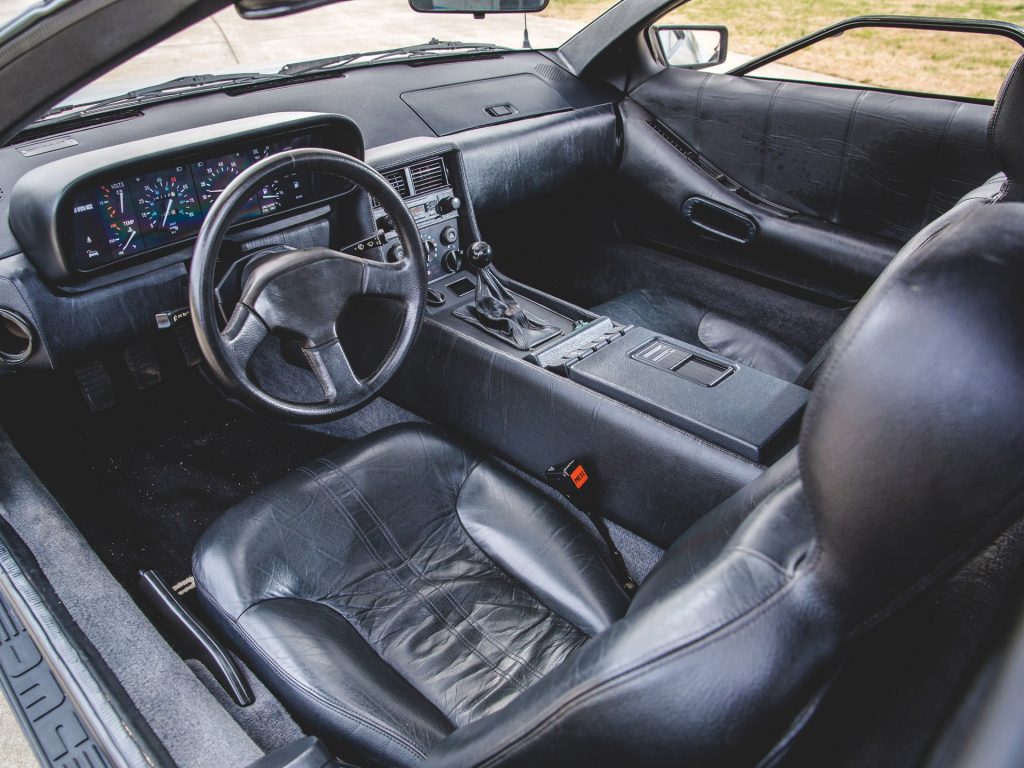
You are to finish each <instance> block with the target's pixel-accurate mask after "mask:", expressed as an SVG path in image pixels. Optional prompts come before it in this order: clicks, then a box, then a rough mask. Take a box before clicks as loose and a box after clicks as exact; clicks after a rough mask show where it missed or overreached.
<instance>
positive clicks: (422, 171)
mask: <svg viewBox="0 0 1024 768" xmlns="http://www.w3.org/2000/svg"><path fill="white" fill-rule="evenodd" d="M409 176H411V177H412V188H413V190H414V191H415V192H416V194H417V195H423V194H426V193H427V192H433V191H434V190H435V189H443V188H444V187H447V186H448V177H447V174H445V169H444V162H442V160H441V158H439V157H437V158H434V159H433V160H427V161H426V162H425V163H420V164H419V165H414V166H412V168H410V169H409Z"/></svg>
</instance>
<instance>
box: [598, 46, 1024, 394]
mask: <svg viewBox="0 0 1024 768" xmlns="http://www.w3.org/2000/svg"><path fill="white" fill-rule="evenodd" d="M1022 117H1024V56H1022V57H1021V58H1020V59H1018V60H1017V63H1016V64H1014V66H1013V69H1011V70H1010V73H1009V75H1007V77H1006V81H1005V82H1004V83H1003V87H1002V89H1001V90H1000V92H999V97H998V98H997V99H996V103H995V106H994V107H993V109H992V118H991V120H990V121H989V127H988V144H989V151H990V152H991V153H992V156H993V158H994V159H995V161H996V166H997V167H998V168H1000V169H1001V171H1002V172H1001V173H997V174H996V175H995V176H993V177H992V178H991V179H989V180H988V181H987V182H985V184H983V185H982V186H980V187H978V188H977V189H975V190H972V191H971V192H969V193H968V194H967V195H965V196H964V197H963V198H961V199H960V200H959V201H958V202H957V203H956V205H954V206H953V207H952V208H951V209H950V210H948V211H946V213H944V214H942V216H940V217H939V218H937V219H935V221H933V222H931V223H930V224H928V225H927V226H926V227H924V229H922V230H921V231H920V232H918V233H917V234H916V235H915V236H914V237H913V238H911V239H910V241H909V242H908V243H907V244H906V245H904V246H903V248H902V249H901V250H900V254H905V253H910V252H913V251H916V250H917V249H918V248H920V247H921V246H922V245H924V244H925V243H927V242H928V241H929V240H931V239H932V238H933V237H935V235H937V234H938V233H939V232H941V231H942V230H944V229H945V228H946V227H948V226H949V225H950V224H953V223H954V222H957V221H960V220H961V219H963V218H965V217H966V216H968V215H970V213H971V212H972V211H975V210H977V209H978V208H979V207H980V206H984V205H991V204H993V203H999V202H1004V201H1007V202H1020V201H1024V124H1022V123H1024V120H1022ZM591 311H592V312H595V313H596V314H598V315H607V316H608V317H610V318H611V319H612V320H615V321H616V322H619V323H626V324H632V325H640V326H643V327H644V328H648V329H650V330H652V331H656V332H658V333H664V334H666V335H668V336H672V337H673V338H676V339H679V340H680V341H685V342H687V343H689V344H694V345H696V346H699V347H703V348H704V349H707V350H709V351H710V352H714V353H715V354H718V355H721V356H723V357H726V358H729V359H730V360H734V361H736V362H737V363H740V364H741V365H747V366H749V367H751V368H757V369H758V370H760V371H764V372H765V373H769V374H771V375H773V376H776V377H778V378H780V379H785V380H787V381H792V382H795V383H797V384H800V385H801V386H811V385H812V384H813V381H814V378H815V376H816V374H817V371H818V369H819V368H820V367H821V364H822V363H824V361H825V359H826V358H827V357H828V353H829V350H830V348H831V341H829V342H827V343H826V344H825V346H824V347H823V348H822V349H821V350H819V351H818V352H817V353H816V354H815V355H814V357H813V358H811V359H810V360H808V359H807V358H806V356H805V355H803V354H802V353H801V352H799V351H798V350H796V349H794V348H793V347H791V346H790V345H788V344H787V343H786V342H785V341H783V340H781V339H779V338H777V337H775V336H773V335H771V334H770V333H768V332H766V331H764V330H762V329H760V328H757V327H756V326H754V325H752V324H751V323H749V322H748V321H746V320H742V319H740V318H738V317H734V316H732V315H728V314H725V313H722V312H718V311H716V310H713V309H711V308H709V307H706V306H704V305H703V304H701V303H699V302H697V301H695V300H693V299H691V298H689V297H687V296H685V295H683V294H682V293H677V292H673V291H669V290H665V289H662V288H641V289H639V290H634V291H630V292H629V293H625V294H623V295H621V296H617V297H616V298H614V299H611V300H610V301H606V302H604V303H603V304H598V305H597V306H595V307H592V308H591Z"/></svg>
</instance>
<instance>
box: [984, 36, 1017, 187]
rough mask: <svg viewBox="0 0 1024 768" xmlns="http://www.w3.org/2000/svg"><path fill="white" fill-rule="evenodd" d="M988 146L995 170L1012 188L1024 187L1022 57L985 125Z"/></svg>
mask: <svg viewBox="0 0 1024 768" xmlns="http://www.w3.org/2000/svg"><path fill="white" fill-rule="evenodd" d="M988 146H989V151H990V152H991V153H992V157H993V159H994V160H995V161H996V166H997V167H998V168H999V170H1000V171H1002V172H1003V173H1005V174H1006V178H1007V179H1009V180H1010V182H1011V183H1013V184H1024V56H1021V57H1020V58H1019V59H1017V62H1016V63H1015V64H1014V65H1013V67H1012V68H1011V69H1010V73H1009V74H1008V75H1007V76H1006V80H1004V81H1003V87H1002V88H1000V89H999V96H997V97H996V103H995V106H994V107H993V108H992V117H991V118H990V119H989V123H988Z"/></svg>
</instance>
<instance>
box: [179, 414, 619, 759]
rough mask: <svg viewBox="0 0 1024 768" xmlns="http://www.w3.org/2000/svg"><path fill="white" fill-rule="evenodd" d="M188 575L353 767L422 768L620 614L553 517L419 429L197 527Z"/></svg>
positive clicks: (235, 637) (278, 687) (275, 487)
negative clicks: (431, 752) (460, 731)
mask: <svg viewBox="0 0 1024 768" xmlns="http://www.w3.org/2000/svg"><path fill="white" fill-rule="evenodd" d="M193 569H194V573H195V577H196V584H197V586H198V588H199V593H200V596H201V599H202V600H203V602H204V606H205V607H206V609H207V610H208V612H209V614H210V617H211V619H212V620H213V621H214V623H215V624H216V625H217V626H218V627H219V628H221V629H222V630H223V632H224V633H226V634H227V636H228V637H229V638H230V639H231V640H232V641H233V642H234V643H235V645H236V647H237V648H238V650H239V652H240V653H241V654H242V656H243V657H244V658H245V659H246V661H247V662H248V663H249V664H250V665H251V666H252V667H253V669H254V670H255V671H256V673H257V674H258V675H259V676H260V677H261V678H262V679H263V680H264V682H265V683H266V684H267V685H268V686H269V687H270V688H271V690H273V691H274V692H275V694H276V695H277V696H278V697H280V698H281V699H282V700H283V701H284V702H285V703H286V705H287V706H288V707H289V709H290V710H291V711H292V713H293V714H294V716H295V717H296V718H297V719H298V720H299V721H300V722H301V723H303V725H304V726H305V727H306V728H307V729H308V730H309V731H310V732H312V733H314V734H316V735H319V736H320V737H321V738H323V739H325V741H327V742H328V743H329V744H330V745H331V746H332V747H333V748H334V749H335V750H336V751H337V752H338V754H339V755H340V756H342V757H344V758H347V759H349V760H353V761H355V762H358V763H359V764H361V765H362V764H371V765H415V764H418V763H419V762H420V761H421V760H422V759H423V757H424V756H425V754H426V752H427V750H428V749H429V748H430V747H431V746H432V745H433V744H434V743H436V742H437V741H439V740H440V739H441V738H443V737H444V736H445V735H446V734H448V733H449V732H451V731H452V730H453V729H454V728H457V727H459V726H462V725H465V724H467V723H469V722H472V721H474V720H476V719H478V718H480V717H482V716H484V715H487V714H489V713H491V712H494V711H496V710H498V709H500V708H501V707H503V706H504V705H505V704H507V703H508V702H509V701H511V700H512V699H513V698H515V697H516V696H517V695H519V694H520V693H521V692H522V691H524V690H526V689H527V688H529V687H530V686H531V685H532V684H533V683H535V682H536V681H537V680H539V679H540V678H541V677H543V676H544V675H545V674H546V673H547V672H549V671H550V670H551V669H553V668H554V667H556V666H558V665H559V664H560V663H561V662H562V661H563V660H564V659H565V658H566V657H567V656H568V655H569V654H571V653H572V652H573V651H574V650H575V649H576V648H578V647H579V646H580V645H581V644H583V643H584V642H585V641H586V640H587V638H588V637H589V636H591V635H594V634H597V633H599V632H601V631H602V630H604V629H605V628H607V627H608V626H609V625H610V624H611V623H612V622H613V621H615V620H616V619H617V618H619V617H620V616H622V615H623V614H624V613H625V610H626V608H627V605H628V600H627V598H626V596H625V593H624V592H623V591H622V589H621V588H620V586H619V584H618V582H617V581H616V579H615V578H614V577H613V576H612V573H611V571H610V570H609V569H608V567H607V565H606V563H605V561H604V559H603V557H602V554H601V553H600V552H599V551H598V549H597V548H596V546H595V545H594V543H593V541H592V540H591V538H590V536H589V535H588V533H587V531H586V530H585V529H584V528H583V527H582V526H581V525H579V524H578V523H577V522H576V519H575V518H574V517H573V516H572V515H571V514H569V513H568V512H567V511H566V510H565V509H564V508H563V507H561V506H560V505H558V504H557V503H554V502H553V501H552V500H551V499H550V498H549V497H548V496H547V495H545V494H543V493H542V492H540V491H539V490H538V489H537V488H535V487H534V486H532V485H530V484H529V483H527V482H526V481H524V480H522V479H520V478H519V477H517V476H516V475H514V474H512V473H511V472H510V471H508V470H506V469H505V468H503V467H502V466H501V465H499V464H498V463H497V462H495V461H494V460H493V459H487V458H484V457H482V456H480V455H478V454H475V453H473V452H472V451H470V450H467V449H465V448H463V447H462V446H460V445H458V444H457V443H455V442H453V441H452V440H450V439H448V438H446V437H445V436H444V435H442V434H441V433H439V432H437V431H435V430H433V429H430V428H428V427H424V426H419V425H415V426H414V425H403V426H400V427H395V428H391V429H388V430H384V431H382V432H379V433H377V434H376V435H372V436H370V437H369V438H366V439H364V440H362V441H360V442H358V443H354V444H351V445H348V446H345V447H344V448H341V449H340V450H338V451H336V452H334V453H333V454H331V455H329V456H327V457H325V458H323V459H321V460H319V461H317V462H315V463H314V464H312V465H310V466H307V467H304V468H302V469H300V470H298V471H296V472H293V473H291V474H289V475H287V476H285V477H284V478H281V479H280V480H278V481H277V482H275V483H273V484H272V485H270V486H268V487H266V488H265V489H263V490H261V491H260V492H259V493H257V494H255V495H254V496H252V497H250V498H249V499H247V500H245V501H243V502H241V503H240V504H238V505H237V506H235V507H234V508H233V509H231V510H230V511H228V512H227V513H225V514H224V515H223V516H222V517H221V518H220V519H219V520H217V521H216V522H215V523H214V524H213V526H211V527H210V529H209V530H207V531H206V532H205V533H204V535H203V537H202V539H201V541H200V542H199V544H198V546H197V548H196V551H195V554H194V558H193Z"/></svg>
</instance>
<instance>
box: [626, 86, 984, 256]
mask: <svg viewBox="0 0 1024 768" xmlns="http://www.w3.org/2000/svg"><path fill="white" fill-rule="evenodd" d="M630 100H631V101H633V102H635V103H637V104H639V105H640V106H641V107H643V108H644V109H646V110H647V111H648V112H650V113H652V114H654V115H657V116H658V118H659V119H660V120H661V121H662V122H663V123H665V124H666V125H667V126H668V127H669V128H670V129H672V131H674V132H675V133H676V134H677V135H678V136H679V137H680V138H682V139H683V140H684V141H685V142H687V143H688V144H689V145H690V146H692V147H694V148H696V149H697V150H698V151H699V152H700V153H701V154H702V155H704V157H706V158H708V159H709V160H711V161H712V162H713V163H715V165H717V166H718V167H719V168H720V169H721V170H722V171H724V172H725V173H727V174H728V175H729V176H730V177H732V178H733V179H735V180H736V181H737V182H739V183H740V184H742V185H743V186H744V187H746V188H747V189H748V190H750V191H752V192H754V193H756V194H758V195H760V196H762V197H764V198H766V199H768V200H771V201H772V202H773V203H777V204H779V205H784V206H786V207H787V208H791V209H793V210H795V211H798V212H799V213H800V214H803V215H805V216H807V217H809V218H811V219H814V220H817V221H822V222H829V223H831V224H835V225H838V226H840V227H842V228H844V229H847V230H849V231H852V232H860V233H864V234H869V235H872V236H875V237H882V238H886V239H889V240H891V241H895V242H897V243H899V242H905V241H906V240H907V239H908V238H909V237H911V236H912V235H913V234H914V232H916V231H917V230H919V229H920V228H921V227H922V226H924V225H925V224H926V223H927V222H929V221H931V220H932V219H934V218H935V217H936V216H938V215H940V214H941V213H943V212H945V211H947V210H949V208H950V207H952V205H953V204H954V203H955V202H956V201H957V200H958V199H959V198H960V197H962V196H963V195H964V194H966V193H967V192H968V190H970V189H971V188H973V187H975V186H977V185H978V184H979V182H980V181H981V180H982V179H984V178H986V177H988V176H990V175H992V174H993V173H994V172H995V171H997V170H999V168H998V167H996V166H994V165H993V162H992V158H991V157H990V156H989V152H988V151H987V148H986V142H985V132H986V124H987V123H988V121H989V112H990V110H989V108H988V107H986V106H985V105H983V104H965V103H962V102H957V101H953V100H946V99H928V98H920V97H915V96H908V95H903V94H896V93H886V92H882V91H870V90H867V91H865V90H859V89H855V88H834V87H829V86H823V85H815V84H806V83H795V82H787V81H780V80H769V79H760V78H756V77H735V76H730V75H720V74H712V73H708V72H694V71H690V70H685V69H679V68H676V67H668V68H666V69H665V70H664V71H662V72H659V73H658V74H657V75H655V76H654V77H652V78H650V79H648V80H646V81H644V82H643V83H641V84H640V85H639V86H637V87H636V88H635V89H634V90H633V91H632V92H631V93H630Z"/></svg>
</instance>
